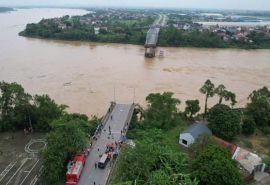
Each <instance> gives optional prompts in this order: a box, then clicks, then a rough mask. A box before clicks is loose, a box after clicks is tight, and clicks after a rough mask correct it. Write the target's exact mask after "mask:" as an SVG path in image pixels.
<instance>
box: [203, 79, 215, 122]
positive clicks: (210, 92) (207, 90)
mask: <svg viewBox="0 0 270 185" xmlns="http://www.w3.org/2000/svg"><path fill="white" fill-rule="evenodd" d="M200 92H201V93H203V94H205V108H204V116H205V115H206V111H207V99H208V98H209V97H213V96H214V94H215V85H214V84H213V83H212V82H211V81H210V80H209V79H208V80H206V82H204V85H203V86H202V87H201V88H200ZM204 116H203V117H204Z"/></svg>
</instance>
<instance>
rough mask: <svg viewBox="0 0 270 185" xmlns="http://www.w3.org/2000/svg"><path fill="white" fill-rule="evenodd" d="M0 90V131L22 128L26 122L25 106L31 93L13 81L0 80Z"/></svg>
mask: <svg viewBox="0 0 270 185" xmlns="http://www.w3.org/2000/svg"><path fill="white" fill-rule="evenodd" d="M0 90H1V93H0V111H1V117H0V131H4V130H6V129H11V128H12V129H16V128H22V127H23V126H24V125H26V124H27V122H28V113H27V107H29V105H30V103H29V102H30V100H31V98H32V97H31V95H29V94H27V93H25V92H24V89H23V87H22V86H21V85H19V84H17V83H15V82H13V83H6V82H4V81H2V82H0Z"/></svg>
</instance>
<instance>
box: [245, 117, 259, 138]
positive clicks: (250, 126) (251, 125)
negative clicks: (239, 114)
mask: <svg viewBox="0 0 270 185" xmlns="http://www.w3.org/2000/svg"><path fill="white" fill-rule="evenodd" d="M255 129H256V123H255V122H254V119H253V118H252V117H248V118H247V119H245V120H244V122H243V126H242V133H243V134H247V135H251V134H254V131H255Z"/></svg>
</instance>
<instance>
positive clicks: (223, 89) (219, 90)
mask: <svg viewBox="0 0 270 185" xmlns="http://www.w3.org/2000/svg"><path fill="white" fill-rule="evenodd" d="M227 92H228V91H227V90H226V87H225V86H224V85H223V84H220V85H219V86H218V87H217V88H216V89H215V94H217V95H218V96H219V102H218V103H219V104H221V102H222V99H223V98H225V99H226V98H227Z"/></svg>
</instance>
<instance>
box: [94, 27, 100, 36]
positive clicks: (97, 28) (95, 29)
mask: <svg viewBox="0 0 270 185" xmlns="http://www.w3.org/2000/svg"><path fill="white" fill-rule="evenodd" d="M99 30H100V27H94V31H95V34H96V35H97V34H99Z"/></svg>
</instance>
